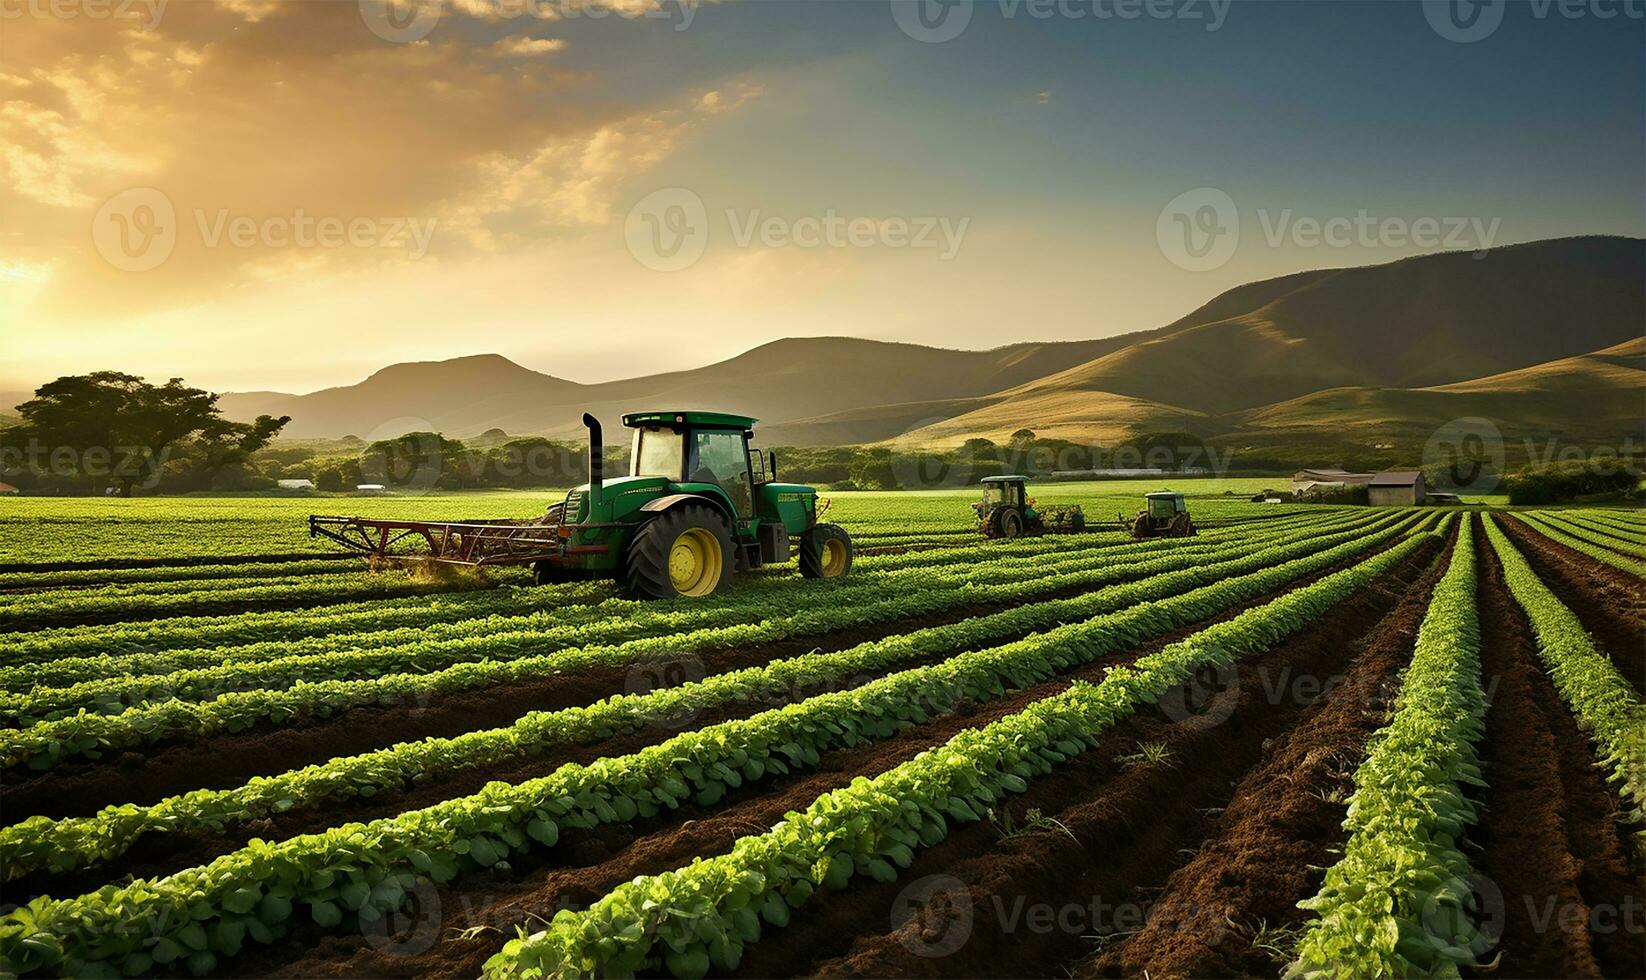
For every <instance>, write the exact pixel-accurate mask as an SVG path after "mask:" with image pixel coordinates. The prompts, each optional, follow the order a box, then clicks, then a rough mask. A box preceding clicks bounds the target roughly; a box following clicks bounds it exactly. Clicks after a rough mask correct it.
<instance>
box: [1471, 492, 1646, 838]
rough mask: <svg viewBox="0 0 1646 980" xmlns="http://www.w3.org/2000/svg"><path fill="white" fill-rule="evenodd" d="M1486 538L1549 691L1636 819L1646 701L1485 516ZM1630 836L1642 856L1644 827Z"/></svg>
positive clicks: (1643, 814)
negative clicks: (1533, 642)
mask: <svg viewBox="0 0 1646 980" xmlns="http://www.w3.org/2000/svg"><path fill="white" fill-rule="evenodd" d="M1486 536H1487V538H1488V539H1489V540H1490V541H1491V542H1492V548H1493V549H1494V550H1496V552H1497V557H1498V560H1500V561H1501V562H1502V563H1503V577H1504V578H1505V579H1506V580H1507V581H1508V584H1509V591H1510V592H1511V593H1513V595H1514V597H1515V601H1516V602H1518V603H1519V604H1520V607H1521V608H1522V609H1524V610H1525V611H1526V618H1527V619H1529V620H1531V623H1532V631H1533V632H1534V633H1535V634H1537V649H1538V653H1539V655H1540V656H1541V657H1542V659H1543V663H1544V666H1545V667H1546V668H1547V669H1548V671H1549V675H1550V677H1551V678H1553V680H1554V685H1555V690H1557V691H1559V692H1560V696H1561V698H1563V699H1564V700H1565V701H1566V703H1567V704H1568V705H1569V706H1570V707H1571V710H1572V714H1573V715H1575V716H1576V717H1577V721H1578V725H1579V727H1581V728H1582V729H1583V730H1584V731H1585V732H1588V734H1589V737H1590V738H1591V739H1592V740H1593V741H1594V743H1595V746H1596V755H1598V756H1599V762H1600V765H1601V767H1602V768H1604V769H1605V770H1606V771H1607V773H1608V779H1609V781H1610V782H1612V783H1615V784H1616V785H1617V787H1618V790H1619V792H1620V793H1621V794H1622V796H1623V799H1624V802H1625V806H1626V810H1627V818H1628V819H1629V820H1631V821H1632V822H1635V823H1637V824H1638V823H1639V822H1640V821H1641V820H1642V819H1643V818H1646V707H1643V706H1642V703H1641V701H1640V698H1639V697H1637V696H1636V695H1635V693H1634V690H1633V689H1632V688H1631V687H1630V685H1629V682H1628V680H1627V679H1626V678H1625V677H1624V676H1623V675H1622V674H1620V673H1618V670H1617V667H1616V666H1614V665H1613V664H1612V662H1611V661H1610V660H1608V659H1607V658H1606V656H1605V654H1603V653H1601V652H1600V651H1599V650H1596V649H1595V645H1594V641H1593V640H1592V639H1591V638H1590V637H1589V634H1588V633H1587V632H1585V631H1584V629H1583V624H1582V623H1581V622H1579V621H1578V618H1577V617H1576V616H1575V615H1573V614H1572V611H1571V610H1570V609H1568V608H1566V606H1565V604H1564V603H1562V602H1561V601H1560V599H1558V598H1557V597H1556V596H1555V594H1554V593H1553V592H1551V591H1549V587H1548V586H1546V585H1544V584H1543V582H1542V581H1540V580H1539V579H1538V577H1537V574H1536V573H1535V572H1533V571H1532V568H1531V566H1530V565H1528V564H1527V563H1526V559H1525V558H1524V557H1523V556H1522V555H1521V554H1520V552H1519V551H1518V550H1517V549H1516V548H1515V546H1514V545H1513V544H1511V543H1510V542H1509V539H1508V537H1507V536H1506V535H1504V533H1503V532H1502V531H1501V530H1499V528H1498V527H1497V525H1496V523H1494V522H1493V521H1492V520H1488V521H1487V522H1486ZM1634 652H1635V653H1636V654H1638V653H1639V652H1640V651H1639V650H1638V649H1636V650H1635V651H1634ZM1635 841H1636V843H1637V844H1638V845H1639V847H1640V849H1641V851H1642V853H1643V854H1646V831H1637V833H1636V834H1635Z"/></svg>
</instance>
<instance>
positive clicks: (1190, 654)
mask: <svg viewBox="0 0 1646 980" xmlns="http://www.w3.org/2000/svg"><path fill="white" fill-rule="evenodd" d="M1424 540H1426V538H1425V537H1424V536H1420V535H1414V536H1411V537H1408V538H1407V539H1405V540H1404V541H1402V542H1401V543H1399V544H1397V545H1395V546H1394V547H1392V548H1390V549H1388V550H1387V551H1385V552H1383V553H1382V554H1381V555H1379V556H1377V557H1375V558H1372V559H1368V560H1367V561H1365V562H1362V563H1361V564H1359V565H1356V566H1354V567H1352V568H1350V569H1348V570H1345V571H1342V572H1338V573H1335V574H1332V575H1329V576H1326V577H1325V578H1322V579H1321V580H1319V581H1318V582H1315V583H1313V584H1312V585H1309V586H1306V587H1303V588H1300V589H1297V590H1294V591H1292V592H1289V593H1287V594H1285V595H1283V596H1281V597H1280V598H1278V599H1275V600H1273V601H1272V602H1270V603H1268V604H1266V605H1264V606H1262V607H1259V608H1257V609H1254V610H1249V611H1248V612H1246V613H1244V614H1242V615H1241V616H1238V617H1236V618H1234V619H1232V620H1230V621H1228V622H1226V623H1222V624H1219V625H1216V626H1213V627H1211V628H1209V629H1207V630H1205V631H1202V633H1200V634H1197V639H1196V640H1192V641H1188V642H1185V643H1179V644H1175V645H1173V646H1171V647H1168V648H1167V650H1166V651H1163V652H1162V653H1160V654H1155V655H1153V657H1152V658H1148V662H1147V663H1145V664H1144V668H1143V669H1142V670H1141V671H1139V672H1136V673H1134V672H1132V671H1125V670H1117V671H1114V672H1111V674H1110V680H1106V681H1105V682H1104V684H1105V685H1108V686H1107V687H1103V686H1101V685H1100V687H1099V689H1101V690H1103V691H1106V692H1110V693H1111V694H1119V693H1122V692H1128V691H1129V692H1130V696H1128V697H1126V698H1125V701H1127V702H1132V701H1139V700H1145V699H1148V698H1151V697H1153V696H1155V695H1158V693H1159V692H1160V691H1161V690H1164V689H1165V687H1166V686H1167V685H1168V684H1169V683H1176V682H1177V681H1180V680H1182V679H1183V678H1184V677H1186V676H1187V675H1188V673H1189V671H1190V670H1192V669H1193V667H1194V666H1196V665H1197V664H1199V663H1202V662H1206V661H1209V660H1215V659H1216V658H1218V657H1222V656H1226V655H1227V654H1226V653H1225V652H1224V651H1235V652H1243V651H1250V650H1256V649H1262V648H1264V647H1266V646H1267V645H1269V644H1270V643H1272V642H1274V641H1275V640H1276V639H1278V638H1279V637H1280V636H1283V635H1285V634H1287V633H1290V632H1292V631H1294V630H1296V629H1297V628H1300V627H1301V626H1302V625H1303V624H1305V623H1307V622H1309V621H1310V620H1312V619H1314V618H1315V617H1317V616H1318V615H1320V613H1321V612H1323V611H1324V610H1325V609H1326V608H1328V607H1329V606H1331V605H1332V604H1334V603H1336V602H1338V601H1340V600H1341V599H1343V598H1344V597H1346V596H1348V595H1350V594H1352V593H1353V591H1354V590H1355V589H1357V588H1359V587H1361V586H1363V585H1364V584H1365V583H1366V582H1367V581H1368V580H1370V579H1371V578H1372V577H1374V576H1376V575H1377V574H1379V573H1381V572H1383V571H1386V570H1388V569H1389V568H1390V567H1392V566H1393V565H1394V564H1395V563H1396V562H1398V561H1400V560H1402V559H1403V558H1405V557H1407V556H1409V555H1410V554H1411V553H1412V552H1413V551H1414V550H1415V549H1416V548H1417V547H1419V546H1420V544H1421V543H1422V542H1423V541H1424ZM1262 574H1266V575H1272V576H1273V579H1272V582H1271V583H1270V587H1272V586H1274V585H1279V584H1281V582H1282V581H1283V578H1282V574H1283V573H1281V572H1280V570H1279V569H1271V570H1269V571H1268V572H1265V573H1262ZM1224 584H1226V583H1220V584H1219V585H1214V586H1211V587H1209V589H1208V590H1206V591H1207V592H1208V593H1210V592H1212V591H1213V590H1217V589H1220V588H1222V587H1223V585H1224ZM1235 601H1238V600H1235ZM1226 605H1227V601H1225V602H1224V603H1222V606H1223V607H1226ZM1219 607H1220V606H1219V604H1218V603H1216V602H1212V601H1208V602H1207V603H1206V604H1204V605H1201V606H1200V607H1199V608H1198V609H1195V610H1192V611H1188V614H1190V615H1193V616H1194V617H1196V618H1202V617H1204V616H1207V615H1210V614H1211V613H1213V612H1215V611H1216V609H1217V608H1219ZM1157 608H1158V606H1157ZM1162 620H1163V621H1166V622H1169V617H1166V616H1162ZM1160 628H1161V627H1159V626H1157V627H1156V630H1155V632H1157V631H1158V630H1159V629H1160ZM1164 628H1166V629H1169V628H1171V627H1170V626H1169V625H1168V626H1165V627H1164ZM1144 631H1145V630H1144V628H1142V627H1134V630H1133V631H1131V633H1130V635H1122V634H1121V632H1120V631H1119V630H1118V629H1117V628H1116V627H1115V625H1114V624H1113V623H1112V622H1108V621H1106V618H1099V619H1096V620H1092V621H1089V622H1087V623H1082V624H1077V625H1071V626H1066V627H1061V628H1058V629H1055V630H1052V631H1050V632H1048V633H1045V634H1037V635H1034V636H1031V637H1029V638H1027V639H1024V640H1021V641H1018V642H1015V643H1011V644H1007V645H1005V646H1002V647H997V648H991V649H985V650H978V651H973V652H970V653H965V654H961V655H959V656H957V657H955V658H953V659H952V660H949V661H947V662H945V663H943V664H939V665H934V666H930V667H921V668H917V669H914V670H910V671H904V672H902V673H898V674H892V675H889V676H887V677H883V678H881V679H879V680H876V681H872V682H870V683H868V684H866V685H863V686H862V687H859V688H855V689H852V690H848V691H842V692H837V693H832V694H824V695H819V696H817V697H814V698H811V699H809V700H807V701H805V702H803V703H801V704H792V705H788V706H786V707H783V708H779V709H774V710H770V711H766V712H762V713H760V714H757V715H754V716H752V717H751V718H748V719H742V720H738V721H732V722H725V723H722V724H720V725H715V726H711V727H709V728H705V729H702V730H700V731H694V732H688V733H685V734H682V735H680V736H677V737H675V738H673V739H670V740H669V741H668V742H665V743H663V744H662V745H658V746H653V747H650V748H648V749H645V750H642V751H641V752H638V753H635V754H633V755H629V756H624V757H621V758H606V759H601V760H599V761H596V762H594V763H592V764H590V765H587V766H583V765H575V764H568V765H566V766H562V767H561V768H560V769H558V770H556V771H555V772H554V773H553V774H551V775H549V776H546V777H543V778H540V779H536V780H531V781H528V782H524V783H519V784H512V785H511V784H505V783H493V784H490V785H488V786H487V787H486V788H485V789H483V790H482V791H481V792H480V793H477V794H475V795H473V796H469V797H463V798H460V799H455V800H449V801H447V802H444V803H441V804H437V805H435V806H432V807H428V808H425V809H422V810H416V811H411V812H408V813H403V814H401V815H399V816H396V817H392V818H385V819H382V820H377V821H373V822H371V823H369V824H350V825H345V826H342V827H336V828H332V829H330V830H327V831H325V832H323V833H320V834H312V835H306V836H303V837H297V838H293V839H291V840H288V841H284V842H280V843H265V842H254V843H253V844H252V845H250V846H248V847H247V848H245V849H242V850H240V851H236V852H234V853H232V854H227V855H224V856H223V857H220V858H218V859H217V860H215V861H213V862H211V863H210V864H208V865H205V866H203V867H199V868H192V869H189V870H186V871H183V872H179V873H178V874H175V875H172V876H170V877H168V878H164V879H159V880H144V881H138V882H133V883H132V884H130V885H125V886H109V887H106V888H104V889H102V890H100V891H98V892H96V893H93V894H90V895H85V896H81V897H79V898H74V899H66V900H59V901H54V900H52V899H50V898H46V897H42V898H40V899H37V900H35V901H34V902H31V903H29V905H27V906H25V907H23V908H20V909H18V910H16V911H14V912H12V913H10V914H9V915H7V916H5V917H4V918H3V919H0V959H3V960H4V963H3V964H0V965H4V966H6V967H7V968H9V969H12V970H15V971H18V972H25V971H51V972H59V973H65V974H70V975H76V976H82V975H91V974H94V973H97V972H102V969H105V968H99V967H98V966H97V965H96V964H99V963H103V964H108V965H109V966H110V967H114V968H118V969H122V970H124V971H125V972H127V973H129V974H142V973H147V972H150V971H151V970H153V969H154V968H155V966H156V964H160V965H163V966H164V965H169V964H171V963H175V962H178V961H180V960H186V961H187V962H188V966H189V967H190V968H191V969H193V970H196V971H197V972H204V971H207V970H210V969H212V968H213V967H214V966H215V965H216V963H217V960H218V958H219V957H222V956H229V955H233V954H234V953H236V952H238V951H239V949H240V948H241V945H242V944H243V942H244V941H245V940H246V939H247V938H248V937H249V938H250V939H252V940H254V941H271V940H272V939H274V938H275V937H276V936H279V935H282V934H283V933H284V932H285V931H286V929H287V928H288V927H289V925H290V923H291V922H292V919H293V916H294V915H298V914H301V915H304V916H305V917H306V918H309V919H312V920H313V921H314V922H316V923H319V924H320V925H322V926H338V925H342V924H345V923H346V924H348V925H355V924H357V923H359V922H361V921H372V920H374V919H376V918H378V917H380V916H382V915H383V914H384V913H385V912H387V911H389V910H391V909H394V908H396V907H398V906H399V905H400V904H401V902H402V901H403V899H404V893H405V889H406V887H407V885H408V883H409V879H410V877H411V876H414V875H426V876H427V877H429V878H432V879H434V880H435V881H446V880H449V879H450V878H452V877H453V876H455V875H456V874H458V873H459V872H460V871H461V870H463V869H465V868H475V867H480V868H485V867H491V866H493V865H495V864H496V863H497V862H498V861H500V860H504V859H505V858H507V857H508V856H509V855H511V854H512V853H514V852H516V851H519V850H524V849H526V848H529V847H532V846H538V845H540V846H553V844H554V843H555V842H556V841H557V840H558V839H559V834H560V828H561V826H573V827H587V826H593V825H595V824H598V823H601V822H610V821H627V820H632V819H634V818H635V817H646V816H652V815H656V814H658V813H660V812H661V811H662V810H664V809H672V808H674V807H675V806H677V805H678V803H679V801H680V800H682V799H685V798H691V799H693V800H695V801H697V802H699V803H701V804H703V805H713V804H714V803H715V802H717V801H718V800H719V799H720V798H721V797H722V795H723V794H724V793H725V791H726V790H727V789H728V788H729V787H734V786H737V785H740V784H741V783H742V782H744V781H745V780H748V779H759V778H762V777H763V776H764V775H765V773H767V772H779V773H780V772H785V771H787V769H788V767H789V766H790V765H791V764H816V762H817V748H816V746H817V745H818V744H823V743H833V744H848V745H849V744H853V743H855V742H857V741H859V740H860V739H862V738H873V737H884V736H886V735H889V734H891V733H893V732H895V731H896V730H898V729H899V728H901V727H907V726H910V725H915V724H919V723H921V722H923V721H925V720H926V719H927V718H929V717H930V716H931V713H932V712H933V711H937V710H943V709H946V708H949V707H952V706H953V705H954V704H956V703H958V702H959V701H962V700H986V699H990V698H994V697H998V696H1000V695H1001V694H1002V693H1004V691H1005V690H1006V688H1007V686H1008V685H1021V684H1025V683H1032V682H1034V681H1035V680H1037V679H1044V678H1046V677H1049V676H1052V675H1053V674H1055V673H1056V672H1058V671H1060V670H1063V669H1067V667H1069V666H1071V665H1073V664H1077V663H1081V662H1087V661H1090V660H1091V659H1092V658H1094V657H1097V656H1101V655H1103V654H1105V653H1107V652H1113V651H1117V650H1123V649H1126V648H1128V647H1129V646H1131V645H1134V644H1135V642H1136V636H1137V635H1138V634H1139V633H1142V632H1144ZM1076 690H1078V691H1085V690H1087V688H1086V687H1084V686H1082V687H1081V688H1078V689H1076ZM1093 720H1094V719H1091V718H1089V717H1087V716H1086V715H1085V713H1083V712H1082V713H1081V714H1080V715H1079V716H1078V717H1070V718H1067V719H1066V722H1067V725H1068V726H1070V727H1068V728H1065V729H1063V730H1064V731H1073V730H1074V728H1073V727H1072V726H1074V725H1076V724H1081V725H1088V726H1089V725H1091V724H1092V722H1093ZM1054 741H1055V740H1054ZM921 758H927V756H922V757H921ZM955 758H957V759H960V760H962V762H963V766H961V767H954V770H953V771H954V772H955V773H956V774H958V773H959V772H960V771H961V769H962V768H966V769H969V770H970V771H974V772H975V771H976V767H977V766H978V765H981V762H975V763H973V762H965V760H966V759H967V756H965V755H956V756H955ZM980 758H981V757H980ZM946 768H947V767H946ZM808 864H810V862H808ZM868 867H869V865H868V863H867V862H865V868H868ZM299 906H306V908H305V909H304V910H303V911H302V912H299Z"/></svg>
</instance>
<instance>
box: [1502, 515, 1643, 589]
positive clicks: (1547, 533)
mask: <svg viewBox="0 0 1646 980" xmlns="http://www.w3.org/2000/svg"><path fill="white" fill-rule="evenodd" d="M1516 516H1517V517H1518V518H1519V519H1520V520H1522V521H1524V522H1525V523H1526V525H1527V526H1528V527H1530V528H1532V529H1533V530H1534V531H1536V532H1538V533H1539V534H1541V535H1543V536H1544V537H1546V538H1548V539H1549V540H1550V541H1554V542H1556V543H1558V544H1563V545H1565V546H1566V547H1568V548H1570V549H1572V550H1573V551H1579V552H1582V553H1583V554H1585V555H1588V556H1589V557H1590V558H1594V559H1596V560H1598V561H1601V562H1605V563H1606V564H1608V565H1611V566H1612V567H1613V568H1621V569H1622V570H1624V571H1625V572H1629V573H1630V574H1632V575H1638V576H1640V577H1641V578H1646V561H1637V560H1635V559H1633V558H1630V557H1628V556H1627V555H1623V554H1620V553H1619V552H1616V551H1614V550H1612V549H1611V548H1605V547H1602V546H1600V545H1598V544H1594V543H1592V542H1589V541H1584V540H1583V539H1581V538H1576V537H1573V536H1572V535H1570V534H1567V533H1566V532H1565V531H1563V530H1561V529H1560V528H1558V527H1556V526H1555V525H1553V524H1551V523H1549V522H1548V521H1545V520H1541V519H1540V518H1539V516H1538V515H1536V514H1532V513H1520V514H1517V515H1516Z"/></svg>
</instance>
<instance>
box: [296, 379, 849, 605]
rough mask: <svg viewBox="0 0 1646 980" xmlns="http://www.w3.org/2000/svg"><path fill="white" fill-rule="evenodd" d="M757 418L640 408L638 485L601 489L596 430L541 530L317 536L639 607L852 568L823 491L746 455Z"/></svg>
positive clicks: (595, 425) (425, 526) (344, 526)
mask: <svg viewBox="0 0 1646 980" xmlns="http://www.w3.org/2000/svg"><path fill="white" fill-rule="evenodd" d="M754 423H755V420H754V419H752V418H748V417H745V416H742V415H724V414H721V413H719V412H638V413H633V414H629V415H625V416H623V424H624V425H625V426H628V427H629V428H630V429H633V430H634V441H633V450H632V452H631V453H630V456H629V475H628V476H626V477H616V478H614V479H610V480H606V479H602V476H601V469H602V462H603V454H604V448H603V445H602V441H601V432H600V423H599V422H598V421H596V420H595V418H594V416H592V415H587V414H585V415H584V416H583V424H584V425H586V426H588V429H589V482H588V483H587V484H585V485H583V486H581V487H578V488H576V489H575V490H572V491H570V492H568V493H567V494H566V498H565V500H564V501H561V502H560V503H556V504H554V505H553V506H551V507H550V508H549V509H548V513H547V514H545V515H544V517H543V518H542V519H540V520H535V521H468V522H463V523H428V522H423V521H390V520H375V519H369V518H360V517H310V518H309V534H310V536H311V537H312V536H314V535H316V534H319V535H322V536H324V537H327V538H330V539H332V540H333V541H336V542H338V543H340V544H343V545H345V546H347V547H350V548H353V549H355V550H356V551H361V552H364V553H366V554H368V555H371V556H372V557H373V559H374V560H399V561H402V562H412V563H416V562H433V563H437V564H444V565H460V566H469V567H476V568H489V567H494V566H499V565H530V566H531V567H532V569H533V570H534V572H535V573H536V580H537V582H538V584H540V585H544V584H549V583H553V582H563V581H571V580H574V579H587V578H615V579H617V581H618V583H619V584H620V585H621V586H622V588H623V591H624V592H625V593H626V594H628V595H630V596H633V597H636V598H655V599H672V598H675V597H677V596H706V595H710V594H712V593H715V592H719V591H720V590H721V589H723V588H725V587H726V585H727V583H728V582H730V581H731V578H732V573H733V572H734V571H744V570H748V569H752V568H759V567H760V566H762V565H770V564H774V563H777V562H783V561H787V560H788V559H789V557H790V551H791V549H792V550H797V551H798V552H799V557H800V574H801V575H803V576H805V577H806V578H839V577H840V576H842V575H845V574H846V573H847V572H848V571H850V569H851V567H852V541H851V537H850V536H849V535H847V534H846V531H845V530H844V529H843V528H841V527H839V526H837V525H834V524H825V523H822V522H821V521H819V520H818V517H819V516H820V514H821V512H822V510H826V509H827V506H828V505H827V502H825V503H824V505H823V507H822V508H821V509H820V508H819V507H818V502H817V491H816V490H815V489H813V488H812V487H808V486H801V485H800V484H794V483H778V482H777V478H776V473H777V459H776V457H775V455H768V454H762V453H761V452H759V451H758V450H756V449H753V448H751V447H750V445H749V440H750V438H751V437H752V436H753V434H754V432H753V429H754Z"/></svg>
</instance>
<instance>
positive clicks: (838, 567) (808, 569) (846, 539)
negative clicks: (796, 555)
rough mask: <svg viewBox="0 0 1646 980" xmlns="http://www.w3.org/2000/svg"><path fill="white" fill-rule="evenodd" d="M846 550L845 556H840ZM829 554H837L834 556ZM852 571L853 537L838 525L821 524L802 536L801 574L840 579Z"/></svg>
mask: <svg viewBox="0 0 1646 980" xmlns="http://www.w3.org/2000/svg"><path fill="white" fill-rule="evenodd" d="M838 549H844V551H845V554H844V556H843V557H842V556H840V555H839V554H838ZM829 552H835V554H834V555H833V556H832V560H831V555H829V554H828V553H829ZM851 570H852V536H851V535H849V534H847V533H846V529H845V528H843V527H841V526H840V525H838V524H819V525H817V526H816V527H814V528H812V529H811V530H810V531H807V532H806V533H805V534H803V535H801V536H800V574H801V575H803V576H805V577H806V578H840V577H842V576H844V575H845V574H846V573H847V572H849V571H851Z"/></svg>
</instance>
